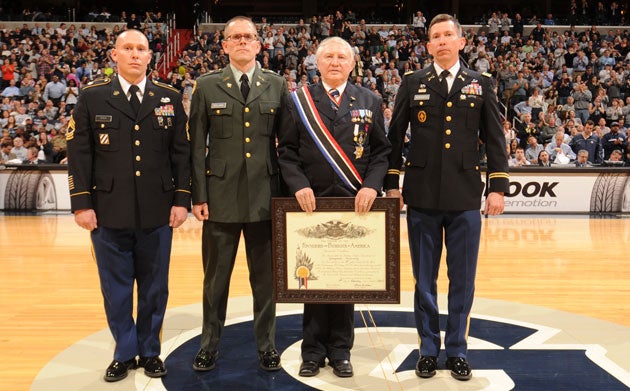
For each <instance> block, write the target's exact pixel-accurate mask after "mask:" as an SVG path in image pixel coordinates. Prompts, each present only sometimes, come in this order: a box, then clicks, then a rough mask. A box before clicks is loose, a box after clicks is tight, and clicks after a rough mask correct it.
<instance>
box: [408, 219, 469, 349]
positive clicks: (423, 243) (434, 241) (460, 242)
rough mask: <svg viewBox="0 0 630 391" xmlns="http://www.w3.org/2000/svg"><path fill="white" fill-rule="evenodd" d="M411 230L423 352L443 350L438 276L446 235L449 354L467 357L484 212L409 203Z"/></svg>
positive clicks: (417, 316) (416, 301) (417, 321)
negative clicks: (435, 207)
mask: <svg viewBox="0 0 630 391" xmlns="http://www.w3.org/2000/svg"><path fill="white" fill-rule="evenodd" d="M407 229H408V234H409V248H410V251H411V262H412V267H413V275H414V278H415V279H416V289H415V296H414V313H415V317H416V327H417V329H418V335H419V336H420V354H421V355H423V356H437V355H438V354H439V352H440V325H439V312H438V305H437V277H438V270H439V267H440V258H441V255H442V243H443V239H444V241H445V243H446V252H447V253H446V265H447V267H448V279H449V286H448V320H447V325H446V336H445V339H444V345H445V347H446V355H447V357H464V358H465V357H466V353H467V347H468V345H467V338H468V326H469V315H470V310H471V308H472V304H473V297H474V293H475V273H476V270H477V256H478V253H479V239H480V235H481V214H480V212H479V211H478V210H468V211H458V212H447V211H438V210H427V209H417V208H409V209H408V211H407Z"/></svg>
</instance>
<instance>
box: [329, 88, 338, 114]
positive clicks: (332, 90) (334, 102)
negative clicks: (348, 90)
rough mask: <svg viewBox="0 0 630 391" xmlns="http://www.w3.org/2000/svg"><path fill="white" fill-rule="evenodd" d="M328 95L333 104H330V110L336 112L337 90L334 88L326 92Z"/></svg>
mask: <svg viewBox="0 0 630 391" xmlns="http://www.w3.org/2000/svg"><path fill="white" fill-rule="evenodd" d="M328 93H329V94H330V96H332V97H333V102H332V104H331V105H332V108H333V110H335V111H337V110H338V109H339V106H338V104H337V100H338V99H339V90H338V89H336V88H332V89H330V91H328Z"/></svg>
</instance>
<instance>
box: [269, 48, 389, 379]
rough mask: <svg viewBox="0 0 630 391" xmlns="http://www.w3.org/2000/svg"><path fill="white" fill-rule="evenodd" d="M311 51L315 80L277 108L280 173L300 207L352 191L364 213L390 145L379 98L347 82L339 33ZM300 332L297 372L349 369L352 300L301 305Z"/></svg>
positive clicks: (348, 51) (350, 61)
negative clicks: (337, 165)
mask: <svg viewBox="0 0 630 391" xmlns="http://www.w3.org/2000/svg"><path fill="white" fill-rule="evenodd" d="M316 57H317V68H318V69H319V71H320V73H321V75H322V78H321V79H322V82H321V83H319V84H312V85H309V86H305V87H303V88H302V89H301V90H298V91H296V92H294V93H293V94H292V95H291V96H290V97H289V98H288V99H287V104H286V105H285V109H284V110H283V112H282V121H281V126H280V133H279V138H278V159H279V163H280V171H281V173H282V178H283V179H284V181H285V182H286V185H287V187H288V189H289V191H290V192H291V194H293V195H295V198H296V199H297V201H298V203H299V204H300V207H301V209H302V210H303V211H304V212H307V213H310V212H312V211H314V210H315V209H316V199H315V197H354V203H355V211H356V212H358V213H363V212H367V211H369V210H370V208H371V207H372V203H373V202H374V199H375V198H376V196H377V195H378V193H379V192H380V191H381V188H382V184H383V178H384V176H385V173H386V171H387V157H388V155H389V152H390V149H391V147H390V144H389V141H387V137H386V135H385V129H384V121H383V113H382V111H381V102H382V100H381V99H380V98H379V97H378V96H377V95H375V94H374V93H372V92H371V91H369V90H367V89H366V88H363V87H358V86H355V85H352V84H350V83H348V82H347V81H348V76H349V74H350V72H351V71H352V69H353V68H354V55H353V52H352V48H351V47H350V45H349V44H348V43H347V42H346V41H344V40H343V39H341V38H339V37H331V38H327V39H325V40H324V41H322V43H321V44H320V45H319V47H318V49H317V52H316ZM315 112H316V113H318V114H319V115H311V116H310V117H309V118H308V119H305V118H306V117H305V115H304V113H315ZM309 129H310V130H309ZM313 129H316V130H313ZM313 131H315V132H318V135H320V136H321V135H323V134H324V133H326V134H328V135H329V136H330V137H332V138H333V139H334V141H335V143H330V144H324V143H318V142H317V141H316V140H315V139H316V138H318V137H315V138H314V137H312V135H313V134H312V132H313ZM324 138H325V139H330V138H326V137H323V138H321V139H324ZM318 139H320V138H318ZM321 139H320V140H321ZM335 144H337V147H335ZM323 150H325V151H327V156H326V157H325V156H324V154H323V153H322V151H323ZM328 159H332V160H334V161H337V162H341V161H345V162H349V163H350V164H351V165H353V166H354V168H355V169H356V173H358V174H359V177H360V178H361V180H355V179H353V177H352V172H348V171H343V170H342V171H337V170H335V169H334V168H333V165H331V164H330V163H329V160H328ZM341 165H343V164H341ZM302 332H303V341H302V364H301V365H300V371H299V375H300V376H307V377H308V376H315V375H317V374H318V373H319V368H320V367H323V366H324V364H325V359H326V358H328V361H329V365H330V366H332V368H333V373H334V374H335V375H337V376H339V377H350V376H352V375H353V369H352V364H351V363H350V349H351V348H352V345H353V341H354V305H353V304H305V305H304V318H303V324H302Z"/></svg>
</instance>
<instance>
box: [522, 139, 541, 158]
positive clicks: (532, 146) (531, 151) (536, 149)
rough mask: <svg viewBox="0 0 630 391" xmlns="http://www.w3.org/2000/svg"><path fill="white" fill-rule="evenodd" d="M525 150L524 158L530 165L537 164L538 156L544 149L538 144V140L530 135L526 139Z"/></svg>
mask: <svg viewBox="0 0 630 391" xmlns="http://www.w3.org/2000/svg"><path fill="white" fill-rule="evenodd" d="M527 145H528V146H527V150H526V151H525V158H526V159H527V160H529V161H530V163H532V164H537V163H538V154H539V153H540V151H542V150H543V149H544V147H543V146H542V145H540V144H538V139H537V138H536V137H535V136H533V135H531V136H529V138H528V139H527Z"/></svg>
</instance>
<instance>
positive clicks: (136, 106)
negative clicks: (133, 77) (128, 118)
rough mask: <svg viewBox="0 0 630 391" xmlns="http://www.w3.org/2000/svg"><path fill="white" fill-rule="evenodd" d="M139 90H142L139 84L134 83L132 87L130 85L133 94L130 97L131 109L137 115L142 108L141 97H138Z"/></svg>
mask: <svg viewBox="0 0 630 391" xmlns="http://www.w3.org/2000/svg"><path fill="white" fill-rule="evenodd" d="M138 91H140V88H138V86H137V85H135V84H132V85H131V87H129V94H130V95H131V97H130V98H129V103H130V104H131V109H132V110H133V113H134V114H135V115H138V110H140V99H138Z"/></svg>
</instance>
